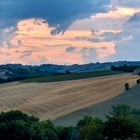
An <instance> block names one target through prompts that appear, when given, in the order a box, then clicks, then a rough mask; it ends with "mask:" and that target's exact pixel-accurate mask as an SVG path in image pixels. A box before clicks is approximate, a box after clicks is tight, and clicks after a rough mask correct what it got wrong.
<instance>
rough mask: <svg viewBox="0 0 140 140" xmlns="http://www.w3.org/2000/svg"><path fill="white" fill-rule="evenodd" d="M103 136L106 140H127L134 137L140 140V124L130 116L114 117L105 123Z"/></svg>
mask: <svg viewBox="0 0 140 140" xmlns="http://www.w3.org/2000/svg"><path fill="white" fill-rule="evenodd" d="M103 135H104V137H105V138H106V140H113V139H115V138H116V139H120V140H126V139H128V138H130V137H134V136H138V138H140V123H139V121H137V120H135V119H134V118H132V117H129V116H114V117H111V118H109V119H108V120H107V121H106V122H105V124H104V128H103Z"/></svg>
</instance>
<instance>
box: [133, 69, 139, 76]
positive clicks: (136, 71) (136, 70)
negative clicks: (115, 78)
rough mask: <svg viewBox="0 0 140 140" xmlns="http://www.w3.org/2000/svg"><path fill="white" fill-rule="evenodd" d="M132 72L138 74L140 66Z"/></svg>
mask: <svg viewBox="0 0 140 140" xmlns="http://www.w3.org/2000/svg"><path fill="white" fill-rule="evenodd" d="M132 74H134V75H140V68H137V69H135V70H134V71H133V73H132Z"/></svg>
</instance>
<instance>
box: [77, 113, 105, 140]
mask: <svg viewBox="0 0 140 140" xmlns="http://www.w3.org/2000/svg"><path fill="white" fill-rule="evenodd" d="M77 127H78V129H79V140H103V135H102V128H103V121H102V120H100V119H98V118H92V117H89V116H86V117H84V119H83V120H80V121H79V123H78V124H77Z"/></svg>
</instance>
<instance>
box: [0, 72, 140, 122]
mask: <svg viewBox="0 0 140 140" xmlns="http://www.w3.org/2000/svg"><path fill="white" fill-rule="evenodd" d="M138 78H139V77H138V76H134V75H128V74H123V75H115V76H107V77H98V78H89V79H82V80H75V81H66V82H56V83H18V82H15V83H10V84H3V85H0V111H7V110H11V109H13V110H15V109H16V110H22V111H24V112H26V113H29V114H32V115H35V116H38V117H40V119H41V120H46V119H56V118H58V117H60V116H63V115H65V114H68V113H71V112H74V111H77V110H80V109H82V108H85V107H89V106H91V105H93V104H96V103H98V102H102V101H105V100H108V99H110V98H112V97H114V96H117V95H119V94H121V93H122V92H123V91H124V83H126V82H128V83H129V84H130V85H131V86H133V85H134V84H135V83H136V79H138Z"/></svg>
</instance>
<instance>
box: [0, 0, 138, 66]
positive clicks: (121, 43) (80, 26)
mask: <svg viewBox="0 0 140 140" xmlns="http://www.w3.org/2000/svg"><path fill="white" fill-rule="evenodd" d="M139 52H140V0H0V64H7V63H21V64H27V65H40V64H50V63H51V64H65V65H71V64H86V63H96V62H107V61H111V62H112V61H121V60H128V61H138V60H140V54H139Z"/></svg>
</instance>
